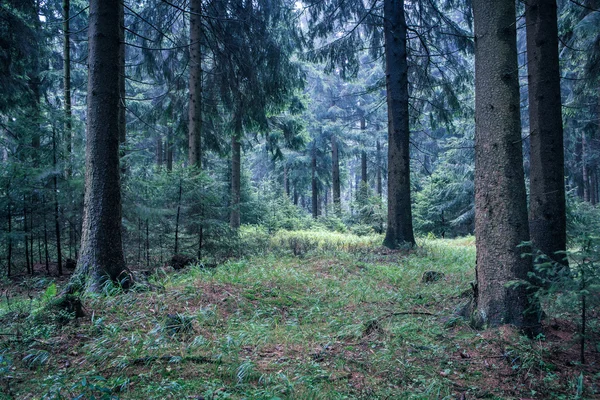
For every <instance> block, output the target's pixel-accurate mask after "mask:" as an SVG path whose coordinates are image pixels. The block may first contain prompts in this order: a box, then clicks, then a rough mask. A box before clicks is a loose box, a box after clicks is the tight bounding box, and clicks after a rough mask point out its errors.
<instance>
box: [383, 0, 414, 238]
mask: <svg viewBox="0 0 600 400" xmlns="http://www.w3.org/2000/svg"><path fill="white" fill-rule="evenodd" d="M383 10H384V11H383V13H384V28H383V29H384V37H385V66H386V87H387V104H388V138H389V139H388V224H387V231H386V234H385V240H384V241H383V244H384V245H385V246H386V247H389V248H392V249H395V248H398V247H400V246H402V245H403V244H408V245H410V246H413V245H414V244H415V237H414V234H413V227H412V211H411V200H410V156H409V146H410V130H409V120H408V61H407V51H406V40H407V39H406V32H407V30H406V19H405V16H404V0H397V1H395V0H384V5H383Z"/></svg>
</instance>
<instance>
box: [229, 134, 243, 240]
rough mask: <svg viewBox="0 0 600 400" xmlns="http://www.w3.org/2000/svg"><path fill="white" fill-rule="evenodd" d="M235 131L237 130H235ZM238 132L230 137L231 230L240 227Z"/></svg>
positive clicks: (239, 151) (240, 156) (240, 161)
mask: <svg viewBox="0 0 600 400" xmlns="http://www.w3.org/2000/svg"><path fill="white" fill-rule="evenodd" d="M240 130H241V127H240ZM236 131H238V130H237V129H236ZM238 132H239V131H238ZM238 132H236V133H234V134H233V135H232V136H231V215H230V218H229V225H230V226H231V228H232V229H237V228H239V227H240V198H241V173H242V169H241V165H242V155H241V146H240V138H239V133H238Z"/></svg>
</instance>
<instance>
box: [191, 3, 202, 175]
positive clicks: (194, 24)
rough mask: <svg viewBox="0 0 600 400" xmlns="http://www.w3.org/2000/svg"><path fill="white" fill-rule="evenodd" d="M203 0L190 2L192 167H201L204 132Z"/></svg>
mask: <svg viewBox="0 0 600 400" xmlns="http://www.w3.org/2000/svg"><path fill="white" fill-rule="evenodd" d="M201 11H202V1H201V0H191V1H190V65H189V68H190V82H189V85H190V88H189V104H188V117H189V122H188V124H189V125H188V161H189V165H190V166H196V167H198V168H200V167H201V159H202V154H201V151H202V150H201V149H202V147H201V132H202V59H201V49H200V41H201V39H202V26H201V25H202V19H201V16H200V13H201Z"/></svg>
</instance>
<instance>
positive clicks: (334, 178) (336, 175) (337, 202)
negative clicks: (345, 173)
mask: <svg viewBox="0 0 600 400" xmlns="http://www.w3.org/2000/svg"><path fill="white" fill-rule="evenodd" d="M331 164H332V166H331V167H332V168H331V185H332V192H333V193H332V194H333V196H332V197H333V209H334V210H333V211H334V212H335V214H336V215H340V213H341V211H342V209H341V191H342V190H341V183H340V157H339V151H338V143H337V138H336V137H335V135H331Z"/></svg>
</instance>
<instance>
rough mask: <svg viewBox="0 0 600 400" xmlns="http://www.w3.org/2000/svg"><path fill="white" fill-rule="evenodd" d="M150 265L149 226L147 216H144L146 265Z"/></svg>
mask: <svg viewBox="0 0 600 400" xmlns="http://www.w3.org/2000/svg"><path fill="white" fill-rule="evenodd" d="M149 266H150V228H149V227H148V218H146V267H149Z"/></svg>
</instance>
